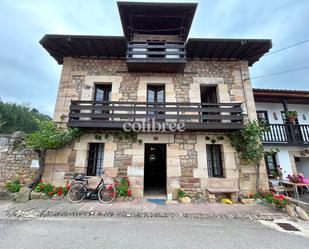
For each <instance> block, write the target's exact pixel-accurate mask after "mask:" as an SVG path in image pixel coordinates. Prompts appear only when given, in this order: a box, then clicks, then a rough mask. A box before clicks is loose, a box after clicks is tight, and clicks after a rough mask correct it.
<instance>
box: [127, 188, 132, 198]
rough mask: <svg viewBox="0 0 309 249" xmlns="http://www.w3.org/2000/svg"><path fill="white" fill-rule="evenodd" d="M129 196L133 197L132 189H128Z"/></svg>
mask: <svg viewBox="0 0 309 249" xmlns="http://www.w3.org/2000/svg"><path fill="white" fill-rule="evenodd" d="M127 194H128V196H129V197H131V196H132V190H131V189H128V190H127Z"/></svg>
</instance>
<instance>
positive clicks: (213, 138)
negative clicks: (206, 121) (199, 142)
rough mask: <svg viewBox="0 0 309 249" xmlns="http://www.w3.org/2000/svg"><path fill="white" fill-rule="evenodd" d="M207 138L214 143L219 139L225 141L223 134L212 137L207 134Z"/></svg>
mask: <svg viewBox="0 0 309 249" xmlns="http://www.w3.org/2000/svg"><path fill="white" fill-rule="evenodd" d="M205 139H206V140H207V141H210V142H211V143H212V144H215V143H217V142H219V141H223V140H224V136H222V135H220V136H212V137H210V136H206V137H205Z"/></svg>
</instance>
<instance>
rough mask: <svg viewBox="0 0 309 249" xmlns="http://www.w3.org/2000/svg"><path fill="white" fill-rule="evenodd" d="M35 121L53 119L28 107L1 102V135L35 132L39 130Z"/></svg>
mask: <svg viewBox="0 0 309 249" xmlns="http://www.w3.org/2000/svg"><path fill="white" fill-rule="evenodd" d="M35 119H38V120H50V119H51V118H50V117H49V116H47V115H44V114H41V113H40V112H39V111H38V110H37V109H35V108H31V107H30V106H28V105H25V104H23V105H18V104H15V103H4V102H2V101H0V133H13V132H15V131H23V132H25V133H30V132H33V131H35V130H37V129H38V126H37V123H36V122H35Z"/></svg>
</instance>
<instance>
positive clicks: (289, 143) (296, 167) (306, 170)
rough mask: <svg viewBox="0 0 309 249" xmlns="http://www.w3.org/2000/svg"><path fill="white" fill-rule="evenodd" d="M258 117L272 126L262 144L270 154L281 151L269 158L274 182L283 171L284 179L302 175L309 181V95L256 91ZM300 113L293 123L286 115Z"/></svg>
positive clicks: (296, 92)
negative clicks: (298, 174)
mask: <svg viewBox="0 0 309 249" xmlns="http://www.w3.org/2000/svg"><path fill="white" fill-rule="evenodd" d="M253 93H254V99H255V102H256V109H257V116H258V119H259V120H263V121H265V122H266V123H268V124H269V127H270V129H269V131H267V132H265V134H264V135H263V138H262V142H263V144H264V147H265V149H266V150H270V149H274V148H277V149H279V151H278V152H277V153H276V154H273V155H267V156H265V163H266V169H267V173H268V176H269V177H270V178H274V177H275V176H276V175H277V174H278V168H279V167H280V168H282V173H283V178H284V179H286V177H287V176H288V175H289V174H290V175H292V174H297V173H302V174H304V176H305V177H306V178H309V105H308V103H309V91H299V90H283V89H253ZM289 111H296V114H297V115H296V117H295V120H294V121H293V120H292V122H291V120H289V118H288V117H287V115H286V113H287V112H289Z"/></svg>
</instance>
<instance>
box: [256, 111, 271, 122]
mask: <svg viewBox="0 0 309 249" xmlns="http://www.w3.org/2000/svg"><path fill="white" fill-rule="evenodd" d="M256 115H257V119H258V121H263V122H265V123H269V119H268V113H267V111H256Z"/></svg>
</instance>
